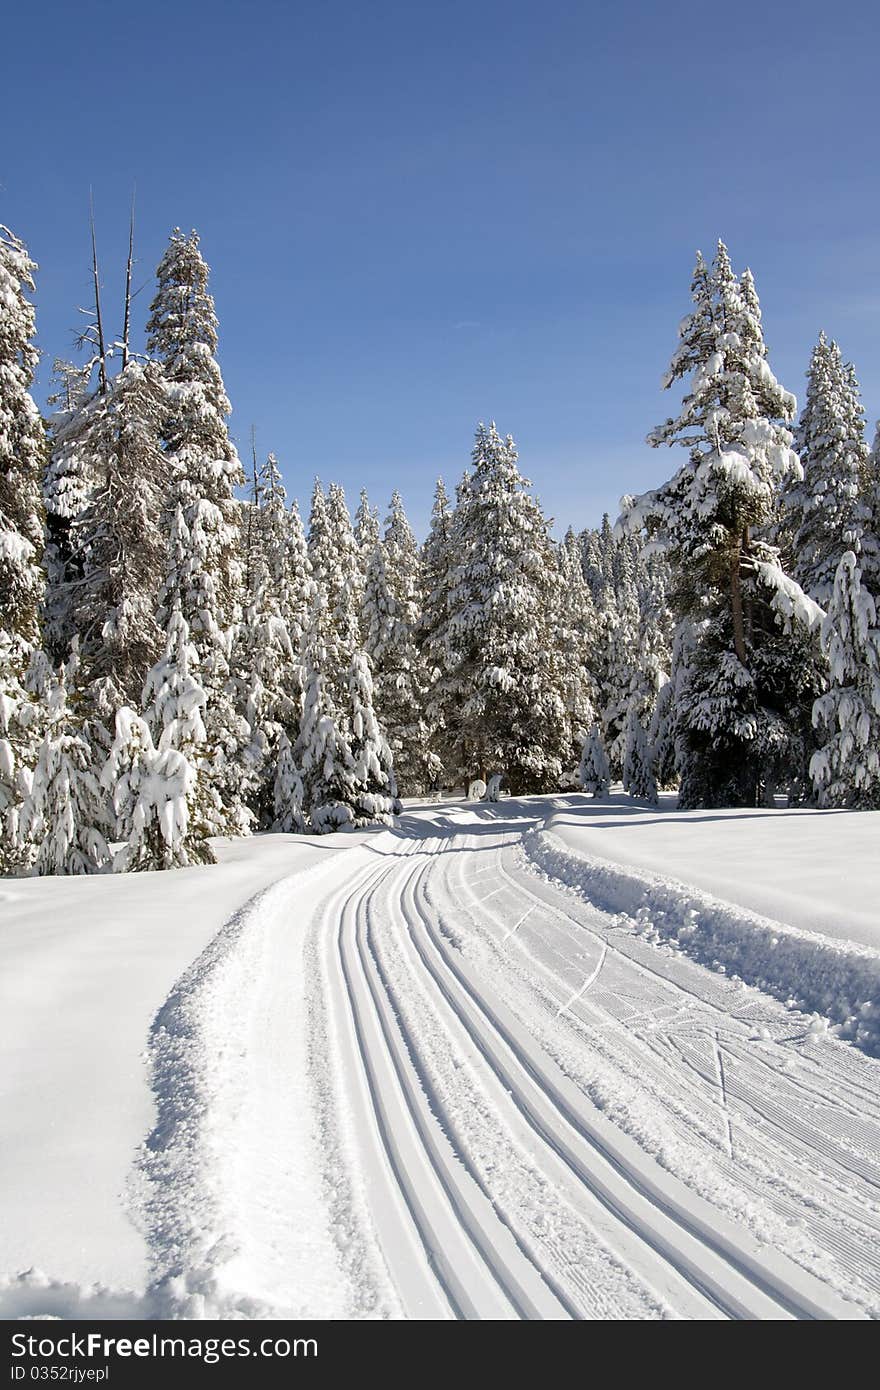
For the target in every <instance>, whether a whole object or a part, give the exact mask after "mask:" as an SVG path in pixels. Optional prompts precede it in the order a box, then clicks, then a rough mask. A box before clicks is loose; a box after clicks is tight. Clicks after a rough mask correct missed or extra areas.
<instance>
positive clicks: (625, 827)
mask: <svg viewBox="0 0 880 1390" xmlns="http://www.w3.org/2000/svg"><path fill="white" fill-rule="evenodd" d="M876 830H877V817H876V816H872V815H855V814H846V813H837V814H835V815H830V816H829V815H822V814H821V813H817V812H798V813H796V814H795V815H793V816H791V815H788V814H787V813H785V812H774V813H771V812H753V813H751V814H749V815H742V814H739V815H734V813H732V812H727V813H720V814H718V815H715V814H714V813H713V815H711V816H710V815H708V814H701V813H688V814H683V815H679V814H677V813H675V814H667V812H666V811H660V812H657V811H647V810H644V809H638V808H637V807H634V806H633V803H632V802H630V801H628V800H625V799H618V798H612V799H611V801H610V802H608V803H593V802H591V801H589V800H588V799H586V798H584V797H580V796H575V795H572V796H565V797H556V798H531V799H526V800H523V801H519V802H516V801H506V802H501V803H498V804H496V805H482V804H466V803H461V802H458V803H447V804H442V805H436V806H433V805H432V806H429V807H420V808H410V809H409V811H408V812H407V813H406V814H405V815H404V816H403V817H402V818H401V821H400V825H399V827H398V828H397V829H395V830H393V831H383V832H381V833H378V834H373V835H369V834H360V835H331V836H325V837H323V838H321V839H319V840H308V839H305V838H303V837H295V836H261V837H257V838H255V839H254V840H251V841H237V842H235V843H233V844H230V845H228V846H225V847H224V854H223V863H222V864H221V865H220V866H219V867H217V868H210V869H203V870H188V871H179V872H176V873H169V874H143V875H130V876H121V877H117V878H114V877H111V876H106V877H98V878H90V879H82V880H63V879H54V880H53V879H39V880H38V879H31V880H21V881H19V880H4V881H3V882H2V884H0V894H2V900H3V901H2V907H3V925H2V929H0V952H2V959H3V970H2V980H3V985H2V989H3V998H2V1001H0V1009H2V1014H0V1017H2V1080H0V1087H2V1101H3V1104H2V1113H3V1117H4V1119H3V1125H4V1136H3V1147H2V1159H0V1192H2V1197H0V1222H2V1225H0V1251H2V1257H0V1258H2V1264H0V1315H2V1316H6V1317H20V1316H35V1315H39V1316H47V1315H48V1316H56V1317H68V1318H69V1317H83V1316H89V1315H90V1314H95V1315H103V1316H110V1317H125V1316H134V1317H161V1318H175V1317H196V1318H198V1317H217V1316H219V1317H223V1318H254V1317H256V1318H268V1317H298V1316H314V1317H325V1318H336V1319H353V1318H427V1319H449V1318H479V1319H499V1318H500V1319H514V1320H515V1319H523V1318H528V1319H531V1318H535V1319H543V1318H558V1319H568V1318H586V1319H630V1318H636V1319H643V1318H644V1319H647V1318H687V1319H697V1318H698V1319H703V1318H713V1319H714V1318H752V1319H788V1318H833V1319H834V1318H846V1319H849V1318H863V1317H869V1318H873V1317H876V1316H878V1314H880V1256H878V1253H877V1252H878V1249H880V1241H878V1235H880V1087H878V1080H880V1061H878V1060H877V1059H876V1058H875V1056H873V1055H872V1053H873V1051H874V1050H875V1049H876V1042H877V1002H878V1001H880V951H877V950H876V949H874V947H873V946H872V940H874V943H875V944H876V939H874V938H872V936H871V926H872V923H871V920H870V909H869V903H870V902H871V901H872V897H873V900H874V901H876V896H875V894H876V887H877V886H878V885H876V882H874V881H872V876H876V874H877V869H876V862H875V860H876V856H874V855H872V856H871V857H870V858H869V859H868V860H866V859H865V857H864V855H863V853H862V852H861V850H862V847H865V846H868V845H869V844H870V836H871V834H872V833H874V834H875V835H876ZM611 831H614V832H615V833H609V832H611ZM820 850H821V852H820ZM866 865H867V867H866ZM835 875H837V876H838V879H839V880H840V881H841V884H842V885H843V886H841V888H840V891H839V892H838V890H837V889H836V887H835V877H834V876H835ZM746 877H748V883H746V882H745V879H746ZM771 909H772V911H771ZM774 943H775V944H774Z"/></svg>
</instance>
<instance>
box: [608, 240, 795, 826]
mask: <svg viewBox="0 0 880 1390" xmlns="http://www.w3.org/2000/svg"><path fill="white" fill-rule="evenodd" d="M692 293H693V300H694V310H693V312H692V313H691V314H690V315H689V316H688V317H687V318H686V319H685V320H684V322H683V323H682V326H681V328H680V330H679V337H680V345H679V348H678V350H677V351H676V353H675V355H674V357H673V359H672V365H671V368H670V371H669V374H668V376H667V378H666V381H665V385H667V386H669V385H671V384H672V383H673V382H674V381H676V380H681V379H684V378H687V377H689V378H690V381H689V384H688V387H687V389H686V392H685V396H684V400H683V404H682V409H681V411H680V412H679V414H678V416H676V417H675V418H670V419H668V420H667V421H666V422H665V423H664V424H663V425H661V426H659V427H658V428H657V429H656V430H655V431H654V432H653V433H652V434H651V435H650V436H649V443H651V444H652V445H654V446H655V447H656V446H659V445H661V444H681V445H684V446H685V447H686V448H687V450H688V461H687V463H686V464H685V465H684V466H683V467H682V468H680V469H679V470H678V472H676V473H675V475H674V476H673V477H672V478H671V479H670V480H669V481H668V482H667V483H665V484H664V485H663V486H662V487H661V488H658V489H657V490H655V491H653V492H650V493H646V494H644V495H643V496H642V497H640V498H638V499H636V500H635V501H633V500H632V499H627V500H626V501H625V505H624V516H623V518H622V520H623V522H624V525H625V526H626V527H627V528H628V529H630V530H634V531H638V530H640V529H644V530H645V531H646V533H647V535H648V537H649V539H650V542H651V545H652V547H653V548H654V549H656V550H660V551H662V552H663V553H665V554H666V555H667V557H668V558H669V559H670V561H671V562H672V565H673V567H674V571H675V574H674V586H673V597H674V602H675V605H676V608H677V616H678V617H679V618H681V619H684V618H689V619H693V620H694V621H696V622H697V623H699V624H700V633H699V641H698V645H697V649H696V651H695V653H694V656H693V662H692V666H691V670H690V673H689V679H688V705H687V707H686V708H685V709H682V710H680V711H678V713H677V727H678V729H679V731H680V738H681V740H682V747H683V748H684V749H686V750H687V766H686V768H685V769H684V770H683V773H682V787H681V794H680V804H682V805H684V806H687V805H690V806H696V805H755V804H757V803H758V802H759V801H761V800H762V799H763V798H765V797H766V796H767V794H768V790H769V789H771V788H775V787H778V786H783V787H784V786H788V787H789V788H793V787H795V786H798V785H801V784H802V783H803V780H804V777H805V772H806V765H807V761H808V759H809V755H810V752H811V748H810V746H809V739H808V721H807V720H806V718H805V712H806V709H807V708H808V706H811V705H812V701H813V699H814V698H815V696H816V695H817V694H818V693H819V688H820V686H821V675H820V669H821V668H820V665H819V662H818V660H816V659H815V657H814V654H813V653H812V649H811V647H810V639H809V635H808V629H809V628H810V627H811V626H813V627H814V626H815V624H816V622H817V619H818V617H819V616H820V612H819V610H818V609H817V608H816V606H815V604H812V603H811V602H810V601H809V600H808V599H807V598H806V596H805V595H804V594H803V593H802V591H801V590H800V588H799V586H798V585H797V584H795V583H794V582H793V581H792V580H791V579H789V578H788V576H786V575H785V574H784V572H783V570H782V569H781V566H780V565H779V561H778V556H777V553H776V551H775V550H774V549H773V548H772V547H771V546H770V545H769V544H768V543H767V541H766V539H764V538H763V534H762V530H763V528H765V527H766V526H767V525H768V523H769V522H770V521H771V519H772V517H773V514H774V509H775V506H776V502H777V496H778V489H779V487H780V485H781V484H782V483H783V482H784V481H785V479H786V478H788V477H789V476H794V477H798V476H799V475H800V474H801V471H802V470H801V468H800V464H799V463H798V459H797V455H796V454H795V452H794V450H793V448H792V443H793V440H792V435H791V433H790V431H789V429H788V425H789V423H790V422H791V420H792V417H793V415H794V412H795V408H796V403H795V399H794V397H793V396H792V395H791V394H790V393H789V392H787V391H785V390H783V388H782V387H781V386H780V385H779V383H778V382H777V380H776V378H775V377H774V375H773V373H772V371H771V370H770V367H769V364H768V362H767V349H766V347H765V344H764V338H763V332H762V328H761V316H760V308H759V306H758V299H757V294H756V292H755V287H754V281H753V279H752V276H751V274H750V272H748V271H746V272H744V274H743V276H742V278H741V279H737V277H736V276H735V275H734V273H733V270H732V268H731V264H730V258H729V256H728V254H727V249H726V247H725V246H724V245H723V243H721V242H719V244H718V252H717V255H716V257H715V261H714V263H713V266H712V268H711V269H710V268H709V267H708V266H707V265H706V263H705V262H704V261H703V259H702V257H699V256H698V259H697V266H696V270H695V272H694V278H693V284H692Z"/></svg>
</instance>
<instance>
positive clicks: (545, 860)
mask: <svg viewBox="0 0 880 1390" xmlns="http://www.w3.org/2000/svg"><path fill="white" fill-rule="evenodd" d="M552 824H553V820H552V817H551V819H550V821H549V822H548V826H547V827H546V828H543V829H542V828H539V827H536V828H535V829H532V830H530V831H528V832H527V833H526V835H525V836H524V837H523V849H524V853H525V856H526V861H527V864H528V867H529V868H531V869H532V870H533V871H534V872H536V873H538V874H540V875H543V876H545V877H547V878H550V879H554V880H557V881H559V882H561V883H562V884H563V885H565V886H566V887H567V888H569V889H570V890H572V891H574V892H576V893H578V894H579V895H580V896H582V897H586V898H588V899H589V901H590V902H591V903H592V904H594V905H595V906H596V907H598V908H600V909H601V910H602V911H605V912H610V913H615V914H619V916H620V918H621V925H622V926H625V927H628V928H629V929H631V930H633V931H637V932H639V933H641V934H642V935H644V936H645V937H646V938H647V939H649V940H651V941H654V942H666V943H668V944H670V945H672V946H674V947H676V948H677V949H678V950H680V951H682V952H683V953H684V954H686V955H688V956H690V957H691V958H692V959H694V960H697V961H699V962H700V963H701V964H703V965H708V966H710V967H711V968H712V969H715V970H718V971H720V972H722V973H724V974H726V975H728V976H730V977H732V978H739V979H741V980H742V981H743V982H744V983H745V984H748V985H753V986H755V987H756V988H758V989H762V990H764V991H766V992H767V993H768V994H772V995H773V996H774V997H775V998H777V999H781V1000H783V1002H784V1003H786V1004H788V1005H790V1006H791V1007H795V1008H798V1009H800V1010H803V1011H804V1012H806V1013H814V1014H816V1015H817V1016H818V1017H817V1018H816V1019H815V1020H814V1022H813V1023H812V1024H811V1030H812V1031H814V1032H817V1031H822V1032H824V1031H825V1030H826V1029H827V1027H828V1025H829V1024H830V1025H831V1026H832V1027H833V1029H834V1032H835V1033H836V1034H837V1035H838V1036H839V1037H842V1038H847V1039H848V1040H850V1041H851V1042H853V1043H855V1044H856V1045H857V1046H859V1047H860V1048H862V1049H863V1050H864V1051H865V1052H867V1053H869V1054H871V1055H873V1056H880V951H873V950H871V949H870V948H868V947H864V946H859V945H855V944H853V943H850V942H841V941H833V940H830V939H829V938H827V937H823V936H820V935H818V934H817V933H815V932H807V931H803V930H800V929H798V928H796V927H790V926H786V925H784V924H783V923H781V922H775V921H773V920H772V919H771V918H768V917H762V916H759V915H758V914H757V913H754V912H749V911H748V910H747V909H745V908H742V907H737V906H734V905H733V904H731V903H726V902H723V901H722V900H721V899H719V898H715V897H712V896H711V895H710V894H708V893H704V892H701V891H700V890H698V889H696V888H692V887H690V886H688V885H687V884H686V883H682V882H680V881H678V880H676V879H666V878H663V877H661V876H660V875H659V874H652V873H649V872H646V871H644V870H639V869H635V868H622V867H620V866H619V865H617V864H612V863H610V862H609V861H608V860H604V859H599V858H594V857H592V856H591V857H590V858H586V857H584V856H583V855H580V854H577V853H576V852H575V851H574V850H573V849H571V848H569V846H568V845H566V844H565V843H564V842H563V841H562V840H561V839H560V838H559V837H558V836H557V835H554V833H553V831H552V829H551V828H550V827H552Z"/></svg>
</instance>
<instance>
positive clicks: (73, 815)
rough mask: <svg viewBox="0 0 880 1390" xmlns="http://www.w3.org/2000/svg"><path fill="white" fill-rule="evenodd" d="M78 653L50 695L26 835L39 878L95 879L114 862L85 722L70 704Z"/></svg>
mask: <svg viewBox="0 0 880 1390" xmlns="http://www.w3.org/2000/svg"><path fill="white" fill-rule="evenodd" d="M75 668H76V653H75V651H74V655H73V659H72V660H71V662H70V663H69V664H68V666H67V667H66V668H65V667H62V669H61V674H60V676H59V678H58V679H56V680H54V681H53V682H52V684H51V686H50V687H49V689H48V690H47V692H46V699H45V733H44V734H43V739H42V742H41V744H40V749H39V754H38V757H37V763H36V767H35V769H34V775H33V779H32V782H31V786H30V791H29V793H28V796H27V798H26V800H25V802H24V804H23V806H22V808H21V833H22V836H23V838H24V839H25V840H26V842H29V843H30V845H32V846H33V853H32V859H31V863H32V870H33V872H34V873H36V874H90V873H96V872H98V871H100V870H101V869H103V868H104V867H105V866H106V865H107V864H108V863H109V860H110V851H109V849H108V846H107V840H106V834H107V831H108V829H109V828H110V827H109V820H108V808H107V800H106V797H105V796H104V794H103V791H102V788H101V785H100V782H99V780H98V777H97V776H96V774H95V771H94V768H93V766H92V751H91V747H90V744H89V741H88V739H87V738H86V737H84V733H83V722H82V718H81V716H79V715H78V714H77V713H76V711H75V708H74V706H73V705H72V703H71V700H70V699H69V696H70V695H71V693H73V692H74V691H75V688H76V681H75Z"/></svg>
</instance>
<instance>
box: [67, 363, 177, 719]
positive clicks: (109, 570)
mask: <svg viewBox="0 0 880 1390" xmlns="http://www.w3.org/2000/svg"><path fill="white" fill-rule="evenodd" d="M163 403H164V395H163V390H162V383H161V377H160V374H159V370H158V368H157V367H156V366H155V364H152V363H150V364H148V365H147V366H146V367H141V366H139V365H138V364H137V363H136V362H131V363H130V364H129V365H128V366H127V367H126V369H125V371H123V372H120V374H119V375H118V376H117V377H116V378H115V380H114V381H113V382H112V384H111V386H110V389H109V390H108V392H107V393H106V394H104V395H99V396H96V397H95V399H94V401H93V402H92V403H91V405H90V407H89V409H88V410H87V411H86V412H85V420H84V422H83V427H82V432H81V435H80V438H79V450H80V453H81V456H82V457H83V458H84V459H85V460H86V462H87V467H88V472H89V475H90V477H91V478H92V479H93V480H94V486H93V488H92V491H91V495H90V497H89V500H88V502H87V504H86V505H85V507H84V508H83V510H82V511H81V512H80V513H79V515H77V516H76V517H75V518H74V519H73V521H72V525H71V541H72V552H73V554H74V555H75V556H76V557H77V561H78V569H79V573H80V575H81V578H80V580H79V582H78V583H77V585H76V587H75V591H74V596H73V597H72V599H71V601H70V605H69V611H70V613H71V615H72V620H73V622H74V625H75V630H76V633H77V636H78V637H79V643H80V652H81V662H82V664H81V668H80V671H79V679H80V681H81V682H82V684H83V686H88V687H89V688H90V696H91V704H92V708H93V709H94V711H95V713H96V714H97V716H98V717H99V718H102V719H106V718H108V717H111V716H112V714H113V712H114V711H115V710H116V709H117V708H118V707H119V706H120V705H131V704H136V703H137V700H138V698H139V696H140V692H141V689H142V687H143V683H144V680H145V678H146V674H147V671H148V670H149V669H150V667H151V666H152V664H153V662H154V661H155V660H156V658H157V656H158V655H159V652H160V651H161V647H162V632H161V630H160V628H159V627H158V624H157V623H156V620H155V602H156V591H157V589H158V588H159V585H160V583H161V581H162V577H163V571H164V568H165V564H166V551H167V537H166V536H165V535H164V534H163V531H162V529H161V526H160V525H159V518H160V515H161V510H162V505H163V502H164V495H165V492H166V489H167V479H168V472H167V466H166V462H165V456H164V455H163V453H162V451H161V449H160V447H159V429H160V426H161V418H162V409H163Z"/></svg>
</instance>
